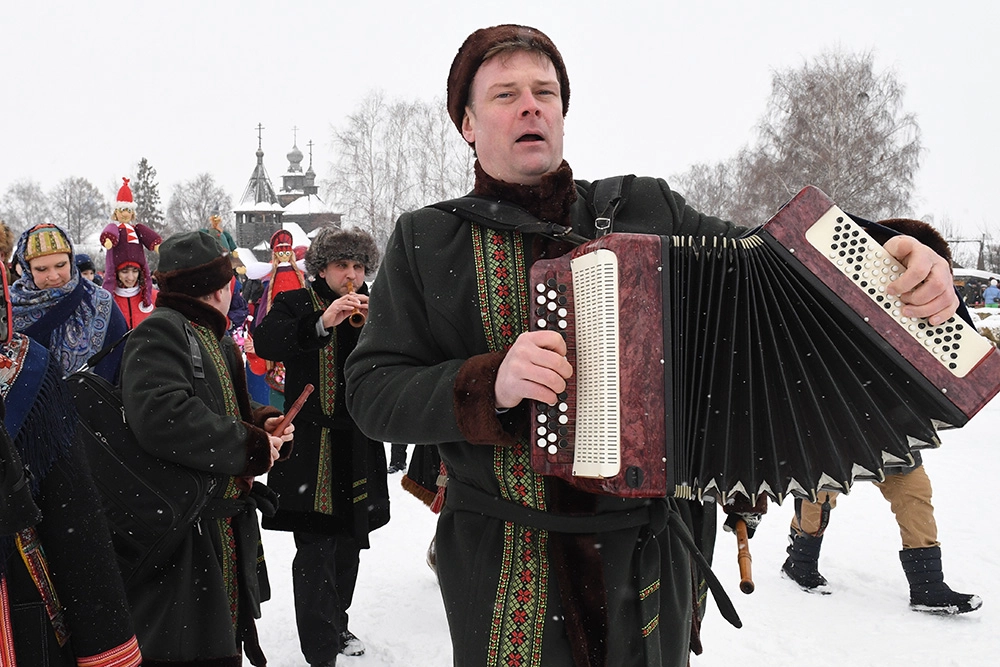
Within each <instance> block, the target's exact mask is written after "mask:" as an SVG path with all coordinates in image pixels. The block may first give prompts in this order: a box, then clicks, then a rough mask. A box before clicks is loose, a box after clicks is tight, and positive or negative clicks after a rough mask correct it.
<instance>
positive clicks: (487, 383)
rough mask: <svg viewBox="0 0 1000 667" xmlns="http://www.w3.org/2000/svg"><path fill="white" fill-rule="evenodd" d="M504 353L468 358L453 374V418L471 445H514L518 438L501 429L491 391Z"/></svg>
mask: <svg viewBox="0 0 1000 667" xmlns="http://www.w3.org/2000/svg"><path fill="white" fill-rule="evenodd" d="M506 354H507V353H506V351H504V352H490V353H488V354H478V355H476V356H474V357H470V358H469V359H467V360H466V362H465V363H464V364H462V367H461V368H459V369H458V375H457V376H456V377H455V390H454V391H455V393H454V402H455V420H456V421H457V422H458V428H459V430H461V431H462V435H463V436H464V437H465V439H466V440H468V441H469V442H471V443H472V444H474V445H513V444H514V443H515V442H516V441H517V440H516V438H515V437H514V435H512V434H511V433H508V432H507V431H505V430H504V425H503V424H502V423H501V421H500V415H498V414H497V409H496V395H495V394H494V393H493V386H494V384H495V383H496V380H497V371H498V370H499V369H500V363H501V362H502V361H503V360H504V357H505V356H506Z"/></svg>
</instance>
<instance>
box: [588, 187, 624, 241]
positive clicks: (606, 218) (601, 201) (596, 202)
mask: <svg viewBox="0 0 1000 667" xmlns="http://www.w3.org/2000/svg"><path fill="white" fill-rule="evenodd" d="M634 180H635V174H629V175H627V176H612V177H611V178H602V179H601V180H599V181H594V182H593V183H592V184H591V186H590V192H588V193H587V207H588V208H589V209H590V212H591V214H592V215H593V216H594V225H595V227H596V228H597V235H598V236H604V235H605V234H610V233H611V232H613V231H614V225H615V214H616V213H617V212H618V211H619V209H621V208H622V207H624V206H625V202H627V201H628V195H629V193H630V192H631V191H632V181H634Z"/></svg>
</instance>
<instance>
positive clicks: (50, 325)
mask: <svg viewBox="0 0 1000 667" xmlns="http://www.w3.org/2000/svg"><path fill="white" fill-rule="evenodd" d="M56 229H58V230H59V232H61V233H62V235H63V236H65V237H66V240H67V242H68V243H69V244H70V248H71V250H72V247H73V246H72V242H71V241H70V240H69V236H68V235H67V234H66V232H64V231H63V230H62V229H60V228H59V227H56ZM29 231H30V230H27V231H25V232H24V233H22V234H21V238H19V239H18V241H17V249H16V250H15V252H14V257H15V258H16V259H17V262H18V264H20V266H21V269H22V275H21V277H20V278H19V279H18V280H17V282H15V283H14V284H13V285H11V286H10V300H11V306H12V309H13V312H14V331H19V332H22V333H26V334H28V335H29V336H31V337H32V338H34V339H35V340H37V341H38V342H39V343H41V344H42V345H44V346H46V347H47V348H48V349H49V352H50V353H51V354H52V356H54V357H56V359H57V360H58V361H59V365H60V366H61V367H62V369H63V373H64V374H66V375H68V374H69V373H72V372H73V371H75V370H77V369H78V368H80V367H81V366H83V364H84V363H86V361H87V359H89V358H90V357H91V356H93V355H94V354H95V353H96V352H98V351H100V350H101V349H102V348H103V347H104V344H105V341H106V340H107V339H108V330H109V327H110V326H111V318H112V313H113V310H114V308H116V306H115V303H114V297H112V296H111V293H110V292H108V291H107V290H104V289H102V288H101V287H99V286H97V285H95V284H94V283H92V282H90V281H89V280H87V279H85V278H81V277H80V272H79V271H78V270H77V268H76V265H75V263H74V262H73V261H72V257H73V255H72V254H71V255H70V258H71V260H70V268H71V273H70V281H69V282H68V283H66V284H65V285H63V286H62V287H50V288H46V289H39V287H38V286H37V285H36V284H35V280H34V278H32V276H31V267H30V266H29V264H28V262H27V260H25V259H24V252H25V247H26V244H27V239H28V232H29ZM50 312H51V313H53V317H52V318H49V319H46V320H44V321H42V318H43V317H45V316H46V315H47V314H49V313H50ZM111 342H114V341H111Z"/></svg>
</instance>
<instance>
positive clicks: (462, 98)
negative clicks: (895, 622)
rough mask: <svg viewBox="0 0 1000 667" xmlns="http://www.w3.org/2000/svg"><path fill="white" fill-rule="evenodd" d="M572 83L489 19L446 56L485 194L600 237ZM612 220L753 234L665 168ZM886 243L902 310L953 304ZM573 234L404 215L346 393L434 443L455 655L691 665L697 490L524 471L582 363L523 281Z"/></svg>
mask: <svg viewBox="0 0 1000 667" xmlns="http://www.w3.org/2000/svg"><path fill="white" fill-rule="evenodd" d="M569 92H570V91H569V77H568V75H567V71H566V65H565V63H564V62H563V59H562V56H561V55H560V53H559V51H558V50H557V49H556V47H555V44H553V43H552V41H551V40H550V39H549V38H548V37H547V36H546V35H544V34H543V33H541V32H540V31H538V30H536V29H534V28H530V27H526V26H516V25H502V26H495V27H492V28H484V29H482V30H477V31H476V32H474V33H473V34H472V35H470V36H469V37H468V38H467V39H466V41H465V43H464V44H463V45H462V46H461V48H460V49H459V51H458V53H457V55H456V56H455V59H454V61H453V63H452V67H451V71H450V74H449V77H448V99H447V101H448V112H449V114H450V116H451V119H452V121H453V122H454V124H455V127H456V128H457V129H458V131H459V132H460V133H461V134H462V136H463V138H464V139H465V140H466V142H468V143H469V144H470V145H471V146H472V147H473V148H474V150H475V153H476V156H477V161H476V164H475V173H476V182H475V188H474V194H475V195H479V196H480V197H482V198H485V199H488V200H492V201H498V202H505V203H509V204H515V205H518V206H520V207H521V208H523V209H526V210H527V211H528V212H529V213H530V214H531V215H533V216H534V217H536V218H538V219H539V220H542V221H546V222H550V223H556V224H558V225H562V226H564V227H567V228H570V229H572V231H573V232H574V233H576V234H578V235H582V236H585V237H587V238H594V237H595V235H596V233H597V230H596V224H595V219H596V217H597V215H598V214H599V213H597V212H594V211H592V210H590V208H589V207H588V205H587V199H588V197H589V195H590V194H591V192H592V190H593V189H595V187H596V184H595V183H591V182H587V181H576V180H574V178H573V173H572V171H571V169H570V166H569V164H567V163H566V162H565V161H564V160H563V122H564V116H565V115H566V112H567V110H568V108H569V99H570V95H569ZM638 111H639V112H640V113H639V116H640V117H651V116H652V115H655V114H654V112H653V111H652V110H648V109H647V110H638ZM614 222H615V227H614V230H615V231H616V232H632V233H653V234H658V235H663V236H672V235H675V234H676V235H685V236H712V237H719V236H721V237H734V236H737V235H739V234H741V233H742V232H743V230H741V229H740V228H738V227H737V226H735V225H733V224H732V223H729V222H726V221H723V220H720V219H718V218H713V217H709V216H706V215H703V214H701V213H699V212H698V211H696V210H694V209H693V208H691V207H690V206H688V205H687V204H686V203H685V201H684V199H683V198H682V197H681V196H680V195H678V194H677V193H675V192H673V191H672V190H671V189H670V187H669V185H668V184H667V183H666V182H665V181H663V180H661V179H655V178H636V179H635V180H634V181H632V183H631V190H630V194H629V198H628V201H627V204H626V205H624V206H622V207H621V208H620V209H619V210H618V211H617V212H616V214H615V221H614ZM885 245H886V248H887V249H888V250H889V251H890V252H891V253H892V254H893V255H894V256H896V257H898V258H901V259H903V260H904V262H903V263H904V264H905V265H906V267H907V269H906V271H905V273H903V274H902V276H900V278H899V279H898V280H896V281H895V282H894V283H893V284H892V286H891V287H890V288H889V289H890V290H891V291H892V292H893V293H896V294H899V295H900V298H901V300H902V301H903V303H904V304H906V305H905V306H904V313H905V315H906V316H908V317H909V316H913V317H928V318H930V320H931V323H932V324H935V325H937V324H940V323H942V322H944V321H946V320H947V319H948V318H949V317H951V316H952V315H953V314H954V313H955V311H956V308H957V306H958V299H957V298H956V296H955V292H954V289H953V286H952V280H951V271H950V269H949V266H948V263H947V261H946V260H944V259H943V258H941V257H939V256H938V255H936V254H935V253H934V252H933V251H932V250H931V249H930V248H928V247H927V246H924V245H923V244H921V243H919V242H918V241H917V240H916V239H914V238H912V237H908V236H896V237H894V238H892V239H889V240H888V241H887V242H886V243H885ZM572 247H573V244H571V243H567V242H565V241H562V240H555V239H553V238H551V237H546V236H543V235H541V234H536V233H522V232H518V231H514V230H510V231H501V230H493V229H489V228H487V227H485V226H481V225H477V224H474V223H472V222H470V221H468V220H464V219H463V218H462V217H461V213H460V212H456V211H454V209H452V210H451V211H445V210H441V209H437V208H434V207H427V208H422V209H419V210H416V211H413V212H410V213H404V214H403V215H402V216H400V218H399V220H398V222H397V223H396V228H395V230H394V232H393V234H392V237H391V238H390V240H389V243H388V246H387V250H386V257H385V260H384V261H383V264H382V268H381V270H380V272H379V275H378V278H377V279H376V280H375V283H374V287H373V294H372V309H371V313H370V317H369V321H368V323H367V324H366V325H365V328H364V331H363V333H362V336H361V340H360V341H359V342H358V346H357V348H356V349H355V351H354V353H353V354H352V355H351V358H350V359H349V360H348V364H347V368H346V372H347V382H348V392H347V401H348V408H349V409H350V412H351V415H352V416H353V417H354V419H356V420H357V422H358V425H359V426H360V427H361V428H362V429H363V430H364V432H365V433H366V434H367V435H368V436H370V437H374V438H377V439H378V440H381V441H384V442H413V443H416V444H417V445H418V446H419V445H420V444H421V443H433V444H437V445H438V450H439V452H440V454H441V459H442V460H443V461H444V463H445V465H446V467H447V470H448V487H447V493H446V503H445V508H444V510H442V512H441V515H440V518H439V520H438V527H437V534H436V548H437V572H438V578H439V581H440V584H441V593H442V597H443V599H444V605H445V609H446V611H447V615H448V623H449V629H450V631H451V637H452V646H453V656H454V664H455V665H460V666H462V667H472V666H475V667H501V666H503V667H507V666H509V665H513V664H519V665H529V664H530V665H545V666H546V667H569V666H571V665H572V666H575V667H665V666H666V667H682V666H683V665H686V664H687V663H688V647H689V646H693V647H697V644H696V643H695V644H693V643H691V640H692V629H693V628H695V623H696V622H697V620H698V614H697V613H693V604H692V598H693V595H692V583H693V579H694V575H693V571H692V562H693V559H695V558H696V557H697V554H696V553H695V552H694V551H693V550H691V548H690V546H691V545H690V542H688V541H687V540H686V539H685V535H686V532H685V531H684V530H683V528H682V525H683V523H686V521H685V515H686V514H687V513H690V512H691V511H692V509H693V503H689V502H685V501H678V500H676V499H674V498H665V499H655V500H650V499H630V498H616V497H611V496H604V495H597V494H590V493H585V492H582V491H580V490H577V489H576V488H575V487H572V486H570V485H569V484H566V483H564V482H563V481H562V480H560V479H558V478H555V477H544V476H542V475H539V474H536V473H535V472H534V471H533V469H532V467H531V457H530V448H531V447H532V446H533V445H532V444H531V441H529V428H528V424H527V420H528V404H529V402H530V401H541V402H544V403H547V404H549V405H552V404H554V403H556V401H557V396H558V395H559V394H560V393H561V392H563V391H564V390H565V388H566V379H567V378H569V377H571V376H572V373H573V368H572V366H571V365H570V363H569V362H568V361H567V360H566V354H567V348H566V343H565V341H563V339H562V337H561V336H560V335H559V334H558V333H556V332H553V331H534V332H528V331H525V329H526V326H525V323H526V322H527V321H528V317H529V312H530V311H529V307H530V306H529V302H528V300H527V296H526V294H525V292H526V290H527V287H528V286H527V276H528V271H529V269H530V267H531V265H532V264H533V263H534V262H535V261H536V260H538V259H542V258H554V257H561V256H563V255H565V254H566V253H567V252H569V251H570V250H571V249H572ZM713 516H714V515H713ZM713 534H714V533H713ZM688 539H690V538H689V537H688ZM705 576H708V575H707V574H706V575H705Z"/></svg>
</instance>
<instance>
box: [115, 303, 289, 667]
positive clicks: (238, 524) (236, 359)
mask: <svg viewBox="0 0 1000 667" xmlns="http://www.w3.org/2000/svg"><path fill="white" fill-rule="evenodd" d="M192 322H195V323H200V324H203V325H206V326H209V327H210V328H211V329H212V332H213V333H214V334H215V336H216V337H217V338H218V339H220V343H221V346H222V349H223V354H224V355H225V361H226V364H227V366H228V370H229V374H230V377H231V378H232V381H231V383H229V384H230V386H229V387H225V386H224V385H223V380H222V379H221V378H220V375H219V373H218V372H217V370H216V368H215V366H214V364H213V363H212V362H211V360H210V357H209V350H208V349H206V347H205V346H204V345H203V344H202V343H201V342H200V341H199V342H198V348H199V350H200V353H201V357H202V362H203V363H202V366H203V369H204V377H201V378H198V377H196V376H195V367H194V362H193V360H192V354H191V347H190V343H189V338H188V335H189V334H192V335H193V333H194V330H193V328H192V326H191V323H192ZM225 327H226V318H225V317H224V316H223V315H222V314H221V313H219V312H218V311H217V310H215V309H214V308H212V307H210V306H209V305H207V304H205V303H204V302H202V301H199V300H197V299H193V298H191V297H186V296H184V295H179V294H175V293H166V292H162V291H161V292H160V294H159V297H158V298H157V307H156V309H155V310H154V311H153V312H152V313H151V314H150V315H149V317H147V318H146V319H145V320H143V321H142V322H141V323H140V324H139V326H138V327H136V328H135V330H134V331H133V332H132V335H131V336H130V337H129V339H128V341H127V343H126V349H125V355H124V359H123V362H122V400H123V403H124V405H125V412H126V415H127V416H128V421H129V424H130V425H131V427H132V430H133V431H134V432H135V435H136V438H137V440H138V442H139V444H140V446H142V447H143V448H144V449H146V450H147V451H149V452H150V453H151V454H154V455H155V456H158V457H161V458H163V459H166V460H169V461H173V462H175V463H180V464H182V465H186V466H188V467H191V468H194V469H196V470H201V471H204V472H206V473H212V474H215V475H218V476H219V484H218V486H217V492H216V497H217V498H218V497H219V495H220V494H221V493H223V492H224V491H225V489H226V488H227V486H229V484H231V483H232V481H233V480H232V478H233V477H234V476H238V477H249V478H252V477H253V476H255V475H261V474H263V473H265V472H267V470H268V468H269V467H270V463H271V460H270V447H269V444H268V439H267V433H266V432H265V431H264V430H263V429H262V428H261V427H262V425H263V423H264V421H265V419H267V418H268V417H270V416H276V415H277V414H278V411H277V410H274V409H273V408H270V407H263V408H261V407H255V406H252V405H251V403H250V398H249V396H248V394H247V389H246V377H245V376H244V372H243V362H242V358H241V357H240V356H239V353H238V351H237V350H236V346H235V345H234V343H233V341H232V339H230V338H229V337H224V334H225ZM227 389H228V390H229V391H233V392H235V397H236V401H237V404H238V406H239V412H240V418H239V419H237V418H235V417H230V416H227V415H226V407H225V406H226V403H225V397H224V392H225V391H226V390H227ZM254 488H255V491H256V490H259V489H261V488H266V487H261V486H260V485H259V484H257V483H254ZM255 498H256V496H255V495H254V494H253V493H252V494H250V497H247V494H246V493H245V492H243V493H242V494H241V498H240V500H241V501H244V505H243V506H242V511H241V512H240V513H239V514H237V515H236V516H235V517H234V518H233V523H232V527H233V535H232V536H231V537H232V539H231V540H230V539H229V536H228V535H227V536H223V535H221V534H220V528H219V525H220V524H219V520H218V519H216V518H214V517H213V518H207V517H206V516H205V514H206V513H208V509H207V508H206V512H205V513H203V516H202V518H201V519H200V520H199V521H198V523H196V524H195V525H194V526H192V527H191V529H190V531H189V534H188V536H187V538H186V539H184V541H182V542H181V544H180V546H179V547H178V548H177V550H176V552H175V553H174V555H173V557H172V558H171V559H170V560H169V561H168V562H167V564H166V565H165V566H163V568H162V569H161V570H159V571H158V572H156V573H154V574H153V575H151V576H150V577H149V578H147V579H146V580H144V581H141V582H137V583H135V584H134V585H131V586H130V590H129V592H128V593H129V601H130V602H131V604H132V616H133V620H134V622H135V626H136V633H137V634H138V636H139V645H140V647H141V648H142V651H143V656H144V658H146V659H147V660H150V659H155V660H163V661H168V660H173V661H177V664H184V665H199V664H211V665H213V666H215V665H227V666H228V665H232V666H233V667H237V666H239V665H241V664H242V659H241V658H240V654H241V651H243V650H246V652H247V653H248V655H252V654H253V651H254V647H255V646H256V632H255V630H253V619H254V618H259V617H260V609H259V604H260V602H261V601H262V600H266V599H267V598H268V597H269V590H268V588H267V581H266V572H260V573H259V574H260V575H261V576H260V580H258V564H260V565H261V566H262V565H263V558H262V557H261V558H260V559H259V560H258V556H259V554H258V547H259V543H260V533H259V528H258V524H257V515H256V508H255V504H254V503H255ZM210 506H211V504H210ZM224 537H225V539H224ZM234 547H235V549H236V553H237V556H238V563H239V565H238V570H239V577H240V586H239V593H238V602H237V605H238V613H239V619H240V626H241V634H243V637H236V636H235V633H234V630H233V622H232V617H231V613H230V600H229V599H228V597H227V594H226V588H225V585H224V572H223V561H224V554H225V553H227V552H230V551H229V550H230V549H232V548H234ZM230 553H231V552H230ZM171 664H174V663H171ZM254 664H258V663H257V662H255V663H254Z"/></svg>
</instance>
